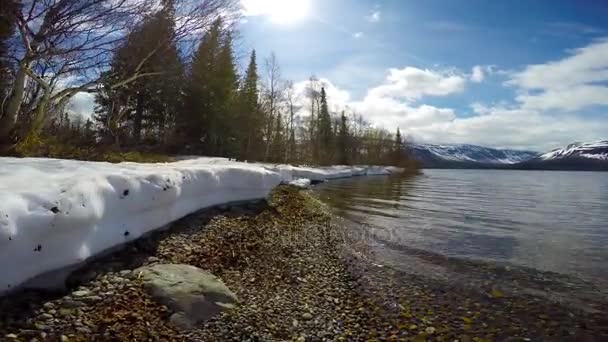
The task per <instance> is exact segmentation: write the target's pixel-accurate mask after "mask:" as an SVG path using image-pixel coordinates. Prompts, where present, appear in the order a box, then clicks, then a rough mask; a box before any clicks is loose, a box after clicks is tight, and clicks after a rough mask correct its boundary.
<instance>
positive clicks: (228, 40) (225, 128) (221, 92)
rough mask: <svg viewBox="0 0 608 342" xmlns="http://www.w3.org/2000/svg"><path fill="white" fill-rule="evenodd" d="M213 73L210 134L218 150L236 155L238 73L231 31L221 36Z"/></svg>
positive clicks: (226, 154)
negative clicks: (212, 114) (212, 108)
mask: <svg viewBox="0 0 608 342" xmlns="http://www.w3.org/2000/svg"><path fill="white" fill-rule="evenodd" d="M217 64H218V65H217V68H216V69H215V72H214V74H213V86H212V91H213V94H214V97H215V98H214V102H215V103H214V104H213V106H214V111H215V113H214V116H213V118H214V119H215V122H213V123H212V127H213V129H210V132H209V135H210V137H211V139H212V141H213V142H215V148H214V150H215V152H216V153H217V154H218V155H221V156H224V157H236V153H237V148H238V146H237V144H236V135H237V133H238V132H237V130H238V127H237V126H236V122H237V118H236V114H235V107H236V105H235V101H236V92H237V87H238V77H237V73H236V65H235V60H234V54H233V50H232V34H231V32H225V33H224V34H223V37H222V39H221V48H220V52H219V56H218V61H217Z"/></svg>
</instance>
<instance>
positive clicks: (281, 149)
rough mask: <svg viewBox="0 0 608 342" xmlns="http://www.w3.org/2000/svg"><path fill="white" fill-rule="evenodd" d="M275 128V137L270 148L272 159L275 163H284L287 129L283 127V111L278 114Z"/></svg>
mask: <svg viewBox="0 0 608 342" xmlns="http://www.w3.org/2000/svg"><path fill="white" fill-rule="evenodd" d="M274 126H275V127H274V129H273V132H274V134H273V137H272V142H271V148H270V161H272V162H274V163H282V162H284V161H285V151H286V148H285V147H286V144H285V130H284V127H283V118H282V115H281V113H277V115H276V123H275V125H274Z"/></svg>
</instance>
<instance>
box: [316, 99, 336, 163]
mask: <svg viewBox="0 0 608 342" xmlns="http://www.w3.org/2000/svg"><path fill="white" fill-rule="evenodd" d="M318 139H319V146H320V155H321V156H320V158H321V164H328V163H331V161H332V160H331V159H332V153H331V151H332V150H333V146H332V142H333V132H332V128H331V117H330V115H329V106H328V105H327V93H326V92H325V88H321V109H320V111H319V137H318Z"/></svg>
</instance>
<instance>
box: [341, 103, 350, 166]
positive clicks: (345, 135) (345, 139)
mask: <svg viewBox="0 0 608 342" xmlns="http://www.w3.org/2000/svg"><path fill="white" fill-rule="evenodd" d="M349 135H350V133H349V132H348V122H347V118H346V115H345V114H344V111H342V115H341V116H340V127H339V132H338V163H340V164H342V165H348V155H349V153H348V145H349Z"/></svg>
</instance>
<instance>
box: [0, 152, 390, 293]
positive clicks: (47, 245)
mask: <svg viewBox="0 0 608 342" xmlns="http://www.w3.org/2000/svg"><path fill="white" fill-rule="evenodd" d="M398 170H399V169H396V168H384V167H364V166H362V167H346V166H334V167H327V168H311V167H295V166H289V165H271V164H248V163H239V162H232V161H229V160H227V159H223V158H194V159H193V158H190V159H185V160H181V161H178V162H174V163H167V164H137V163H121V164H109V163H94V162H82V161H74V160H57V159H36V158H27V159H16V158H0V272H1V275H2V276H1V277H0V293H1V292H4V291H7V290H10V289H13V288H15V287H17V286H19V285H21V284H23V283H24V282H26V281H28V280H30V279H32V278H34V277H36V276H39V275H41V274H44V273H46V272H49V271H55V270H60V269H64V268H66V267H68V266H72V265H77V264H80V263H82V262H84V261H86V260H87V259H88V258H90V257H92V256H95V255H97V254H99V253H101V252H104V251H106V250H108V249H111V248H113V247H116V246H120V245H122V244H124V243H126V242H129V241H132V240H135V239H137V238H139V237H141V236H142V235H144V234H146V233H149V232H151V231H153V230H156V229H158V228H161V227H163V226H165V225H167V224H168V223H171V222H173V221H175V220H177V219H179V218H182V217H184V216H186V215H188V214H190V213H193V212H195V211H197V210H200V209H203V208H206V207H211V206H215V205H219V204H225V203H230V202H237V201H247V200H256V199H262V198H265V197H266V196H267V195H268V194H269V192H270V191H271V190H272V189H273V188H274V187H276V186H277V185H279V184H280V183H289V182H292V183H293V184H296V185H304V184H310V181H311V180H312V181H317V182H318V181H325V180H327V179H334V178H341V177H351V176H363V175H386V174H390V173H391V172H395V171H398Z"/></svg>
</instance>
